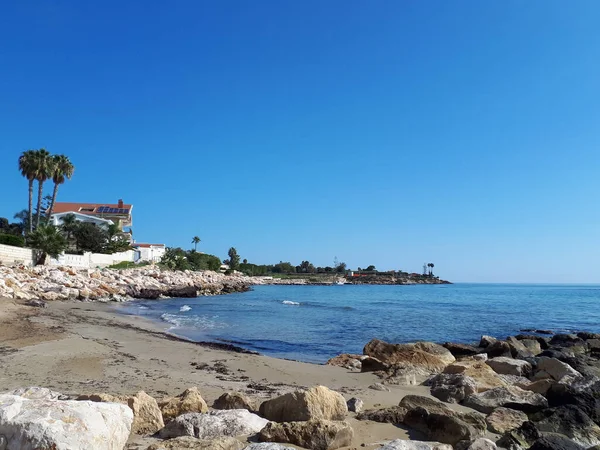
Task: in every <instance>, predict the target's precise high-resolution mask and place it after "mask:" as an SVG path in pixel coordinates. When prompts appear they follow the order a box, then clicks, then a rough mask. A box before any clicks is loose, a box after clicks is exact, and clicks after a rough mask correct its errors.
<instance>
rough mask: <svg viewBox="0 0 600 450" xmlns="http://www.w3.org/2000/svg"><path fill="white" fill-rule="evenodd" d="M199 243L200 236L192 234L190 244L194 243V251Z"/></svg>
mask: <svg viewBox="0 0 600 450" xmlns="http://www.w3.org/2000/svg"><path fill="white" fill-rule="evenodd" d="M199 243H200V238H199V237H198V236H194V238H193V239H192V244H194V251H197V250H198V244H199Z"/></svg>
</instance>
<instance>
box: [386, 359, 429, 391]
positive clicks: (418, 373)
mask: <svg viewBox="0 0 600 450" xmlns="http://www.w3.org/2000/svg"><path fill="white" fill-rule="evenodd" d="M429 376H431V372H430V371H428V370H427V369H423V368H421V367H416V366H405V365H402V364H393V365H391V366H390V367H388V369H387V370H386V372H385V373H384V374H383V376H382V378H384V379H385V381H386V383H387V384H396V385H403V386H411V385H416V384H420V383H421V382H423V381H425V380H426V379H427V378H428V377H429Z"/></svg>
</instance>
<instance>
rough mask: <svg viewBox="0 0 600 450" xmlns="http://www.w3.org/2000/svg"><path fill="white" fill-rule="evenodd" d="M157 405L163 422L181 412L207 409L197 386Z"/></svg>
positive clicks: (201, 411) (199, 411)
mask: <svg viewBox="0 0 600 450" xmlns="http://www.w3.org/2000/svg"><path fill="white" fill-rule="evenodd" d="M158 406H159V407H160V410H161V412H162V416H163V419H164V421H165V423H166V422H169V421H170V420H172V419H174V418H175V417H177V416H180V415H182V414H186V413H204V412H207V411H208V405H207V404H206V402H205V401H204V399H203V398H202V396H201V395H200V391H199V390H198V388H197V387H192V388H189V389H186V390H185V391H184V392H182V393H181V394H179V395H178V396H177V397H173V398H168V399H165V400H163V401H161V402H160V403H159V404H158Z"/></svg>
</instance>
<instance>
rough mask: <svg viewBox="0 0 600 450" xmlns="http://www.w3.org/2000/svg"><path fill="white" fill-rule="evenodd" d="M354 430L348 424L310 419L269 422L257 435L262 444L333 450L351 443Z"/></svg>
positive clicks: (312, 449) (313, 449)
mask: <svg viewBox="0 0 600 450" xmlns="http://www.w3.org/2000/svg"><path fill="white" fill-rule="evenodd" d="M353 437H354V430H353V429H352V427H351V426H350V424H349V423H348V422H339V421H331V420H324V419H311V420H309V421H306V422H287V423H277V422H269V423H268V424H267V425H266V426H265V427H264V428H263V429H262V430H261V431H260V433H259V435H258V439H259V440H260V441H263V442H281V443H289V444H294V445H298V446H300V447H304V448H308V449H311V450H335V449H337V448H340V447H345V446H348V445H350V444H351V443H352V438H353Z"/></svg>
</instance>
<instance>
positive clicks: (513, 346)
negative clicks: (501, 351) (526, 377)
mask: <svg viewBox="0 0 600 450" xmlns="http://www.w3.org/2000/svg"><path fill="white" fill-rule="evenodd" d="M506 343H507V344H508V346H509V348H510V354H511V356H512V357H513V358H520V359H524V358H531V357H533V356H535V355H534V354H533V352H531V351H530V350H529V349H528V348H527V347H525V344H524V343H523V342H521V341H519V340H518V339H516V338H514V337H512V336H509V337H508V338H507V339H506ZM540 351H541V349H540Z"/></svg>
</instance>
